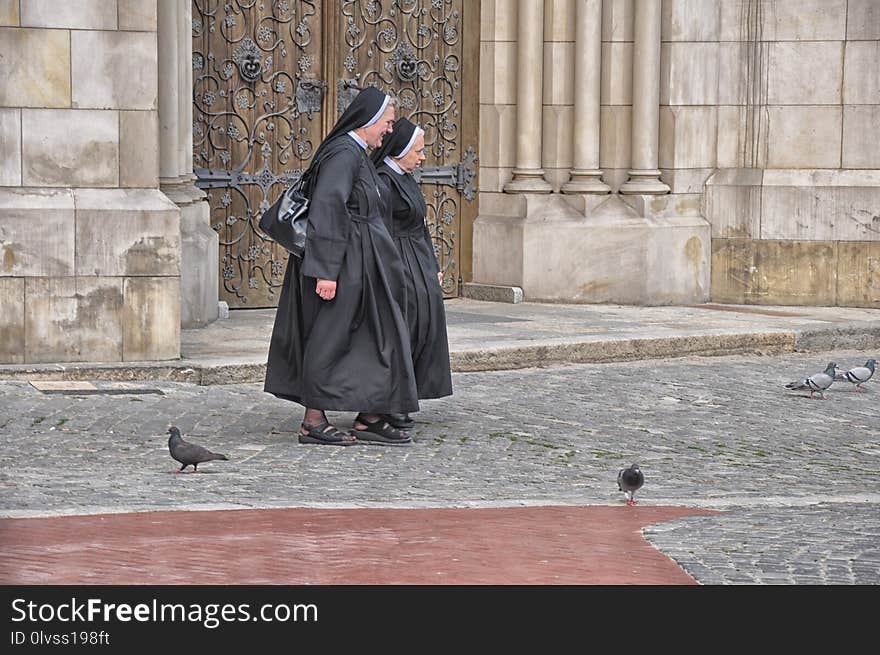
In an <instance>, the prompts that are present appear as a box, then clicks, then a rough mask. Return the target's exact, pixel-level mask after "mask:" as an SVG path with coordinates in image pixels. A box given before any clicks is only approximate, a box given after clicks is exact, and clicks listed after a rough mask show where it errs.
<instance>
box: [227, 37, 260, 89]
mask: <svg viewBox="0 0 880 655" xmlns="http://www.w3.org/2000/svg"><path fill="white" fill-rule="evenodd" d="M232 60H233V61H234V62H235V63H236V64H237V65H238V72H239V73H240V74H241V76H242V78H244V79H245V80H247V81H248V82H256V81H257V80H258V79H259V78H260V71H261V70H262V69H263V62H262V57H260V50H259V48H257V44H256V43H254V42H253V41H252V40H251V38H250V37H247V36H246V37H245V38H244V39H242V42H241V43H240V44H239V46H238V47H237V48H236V49H235V52H234V53H233V54H232Z"/></svg>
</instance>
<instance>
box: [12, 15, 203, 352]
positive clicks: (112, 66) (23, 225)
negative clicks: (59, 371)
mask: <svg viewBox="0 0 880 655" xmlns="http://www.w3.org/2000/svg"><path fill="white" fill-rule="evenodd" d="M160 4H161V5H162V6H161V7H160ZM186 5H187V3H180V2H164V0H163V2H162V3H157V1H156V0H137V1H134V0H82V1H80V2H75V3H59V2H53V1H50V0H3V1H2V2H0V77H2V78H3V80H4V83H3V84H2V85H0V300H2V308H3V311H2V312H0V316H2V318H0V363H5V364H30V363H40V362H78V361H139V360H161V359H175V358H177V357H179V355H180V327H181V319H182V316H181V315H182V313H183V314H184V316H183V319H184V320H183V323H184V325H187V321H188V314H192V311H191V307H192V306H193V302H192V301H191V298H190V297H189V296H192V295H193V293H192V292H191V289H190V287H192V284H188V277H187V274H186V270H187V263H186V262H182V258H181V253H182V252H186V248H187V244H189V243H191V242H193V240H194V239H198V238H201V247H202V248H204V249H205V253H204V254H201V255H198V254H196V253H191V255H192V259H193V260H195V261H202V262H204V261H207V262H208V265H209V266H210V262H211V255H213V257H214V260H213V261H214V262H216V250H217V246H216V243H217V240H216V235H214V234H213V232H212V231H211V230H210V228H209V226H208V224H207V208H206V206H205V203H203V202H199V198H200V195H203V194H201V192H199V191H198V190H197V189H195V188H194V187H193V186H192V175H191V167H190V175H189V177H187V176H185V175H182V174H181V173H182V171H180V170H178V168H175V169H174V175H173V179H170V180H166V179H165V178H164V175H165V171H164V170H162V171H161V174H162V175H163V178H162V180H161V182H162V187H161V189H160V155H161V157H163V158H170V157H172V156H173V157H175V161H178V160H179V161H181V162H182V163H183V165H185V163H186V160H185V153H186V152H187V150H191V136H188V134H189V130H188V128H187V129H184V130H180V131H179V132H178V133H175V138H174V143H173V144H172V146H173V148H172V149H173V155H172V154H171V153H166V152H161V150H162V149H161V147H160V145H161V144H160V128H162V129H164V128H165V123H167V122H169V119H168V118H167V116H163V117H160V113H163V112H160V104H161V100H162V99H163V98H164V97H165V96H167V95H168V93H169V89H170V88H172V87H173V88H174V89H175V90H177V87H178V86H179V83H180V81H181V80H180V75H179V72H178V71H179V66H178V64H179V61H178V60H177V59H175V61H174V62H173V72H169V71H168V70H163V69H161V68H160V66H159V65H158V64H159V59H160V51H161V50H160V45H161V43H160V42H161V41H163V39H164V38H167V32H166V33H163V35H162V36H160V35H159V33H158V29H159V17H160V15H162V14H163V12H164V14H168V15H169V16H170V20H169V21H167V22H168V23H169V24H170V25H172V26H173V32H172V33H173V38H174V41H175V43H178V42H179V43H182V44H184V46H185V44H186V43H188V39H189V28H188V26H187V25H186V23H185V20H186ZM175 52H177V51H175ZM180 54H183V53H180ZM183 61H185V59H184V60H183ZM188 68H189V66H188V65H187V66H186V67H185V68H183V69H182V70H184V71H186V70H187V69H188ZM172 75H173V78H174V81H173V84H172V82H171V77H172ZM160 78H161V84H160ZM182 81H183V83H184V84H186V83H187V80H186V79H185V76H184V79H183V80H182ZM177 97H178V96H177V95H175V98H177ZM185 97H187V98H188V97H189V93H188V92H187V93H186V95H185ZM179 111H180V103H177V104H175V106H174V108H173V113H174V115H175V118H176V117H177V116H178V114H179ZM169 112H170V108H169ZM160 118H162V120H160ZM184 118H185V117H184ZM175 125H177V123H176V122H175ZM181 153H182V154H183V155H184V158H182V159H181V158H180V156H179V155H180V154H181ZM166 181H167V182H168V183H169V184H170V186H171V187H172V188H173V189H174V191H175V192H176V193H177V196H175V197H173V198H171V199H169V197H170V195H174V194H166V193H164V192H163V191H166V190H167V189H165V183H166ZM187 187H188V188H189V189H190V190H191V191H190V192H189V193H188V195H187V194H186V192H185V189H186V188H187ZM181 193H184V195H186V197H185V198H181V197H179V196H180V194H181ZM190 214H195V215H196V216H197V217H198V218H201V223H203V224H204V229H201V226H197V227H190V228H189V229H187V225H188V223H192V222H193V220H192V218H191V217H189V215H190ZM195 222H198V220H196V221H195ZM205 230H207V232H208V234H209V235H210V236H212V237H213V241H211V240H210V239H208V240H206V239H205V238H204V231H205ZM194 235H195V236H194ZM215 271H216V264H215V267H214V268H213V269H212V271H211V273H212V275H211V282H213V284H214V298H213V305H211V304H210V302H209V307H210V306H213V310H214V317H216V307H217V301H216V273H215ZM190 277H192V274H190ZM182 290H183V293H182ZM203 295H204V294H203ZM211 318H212V317H211V316H203V317H202V322H203V323H204V322H207V320H210V319H211ZM189 322H190V323H194V322H195V321H192V320H189Z"/></svg>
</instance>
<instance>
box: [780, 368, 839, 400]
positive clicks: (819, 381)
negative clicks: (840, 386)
mask: <svg viewBox="0 0 880 655" xmlns="http://www.w3.org/2000/svg"><path fill="white" fill-rule="evenodd" d="M836 371H837V364H835V363H834V362H829V364H828V366H826V367H825V370H824V371H822V372H821V373H816V374H815V375H811V376H810V377H808V378H804V379H803V380H798V381H797V382H789V383H788V384H786V385H785V388H786V389H792V390H793V391H809V392H810V398H812V397H813V394H814V393H818V394H819V396H820V397H821V398H822V400H825V393H824V391H825V389H827V388H828V387H830V386H831V383H832V382H834V375H835V372H836Z"/></svg>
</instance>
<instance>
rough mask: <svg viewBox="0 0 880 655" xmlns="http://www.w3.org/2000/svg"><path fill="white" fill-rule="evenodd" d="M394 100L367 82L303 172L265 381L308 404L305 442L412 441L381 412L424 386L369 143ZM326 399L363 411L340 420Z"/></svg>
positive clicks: (410, 400) (402, 404) (413, 404)
mask: <svg viewBox="0 0 880 655" xmlns="http://www.w3.org/2000/svg"><path fill="white" fill-rule="evenodd" d="M394 111H395V110H394V105H393V104H391V103H390V98H389V96H387V95H385V94H384V93H382V92H381V91H379V90H378V89H376V88H374V87H368V88H366V89H364V90H363V91H361V92H360V93H359V94H358V96H357V97H356V98H355V100H354V101H353V102H352V103H351V105H349V107H348V108H347V109H346V110H345V112H344V113H343V114H342V116H340V118H339V120H338V121H337V123H336V125H335V126H334V127H333V129H332V130H331V131H330V134H328V135H327V138H326V139H325V140H324V141H323V143H321V145H320V146H319V147H318V150H317V151H316V152H315V156H314V158H313V159H312V163H311V164H310V166H309V169H308V171H307V172H306V173H305V174H306V175H308V176H309V177H308V178H307V184H308V188H309V197H310V206H309V224H308V230H307V236H306V248H305V254H304V256H303V258H302V260H300V259H298V258H297V257H294V256H290V257H289V259H288V265H287V272H286V274H285V277H284V284H283V287H282V290H281V298H280V299H279V304H278V311H277V314H276V316H275V326H274V329H273V331H272V340H271V342H270V344H269V361H268V366H267V369H266V382H265V386H264V389H265V390H266V391H268V392H269V393H272V394H274V395H275V396H277V397H278V398H283V399H285V400H292V401H294V402H297V403H299V404H301V405H303V406H304V407H305V408H306V411H305V416H304V418H303V422H302V426H301V428H300V434H299V440H300V442H301V443H320V444H332V445H341V446H347V445H350V444H353V443H357V442H358V441H367V442H374V443H392V444H398V443H407V442H410V441H411V438H410V436H409V435H408V434H407V433H406V432H403V431H401V430H398V429H397V428H395V427H393V426H392V425H390V424H389V423H388V422H387V421H386V420H385V417H384V416H383V415H385V414H393V413H399V412H412V411H417V410H418V394H417V390H416V382H415V375H414V373H413V365H412V354H411V352H410V338H409V331H408V329H407V326H406V322H405V319H404V316H403V312H402V310H401V304H402V302H403V301H404V287H403V285H404V282H403V267H402V263H401V260H400V255H399V254H398V252H397V249H396V248H395V246H394V243H393V241H392V240H391V235H390V234H389V232H388V229H387V227H386V223H385V221H386V220H387V219H386V217H385V214H386V213H387V211H388V205H387V202H388V200H387V198H384V197H383V196H382V194H381V192H380V186H381V184H382V183H381V182H380V181H379V177H378V176H377V174H376V170H375V168H374V166H373V164H372V162H371V161H370V159H369V157H368V156H367V154H366V148H367V147H368V146H369V147H371V148H376V147H378V146H379V145H380V144H381V142H382V138H383V136H384V135H385V134H389V133H390V132H391V129H392V124H393V121H394ZM386 195H387V194H386ZM325 410H338V411H355V412H359V413H358V415H357V416H356V418H355V421H354V430H353V431H352V432H351V433H348V432H344V431H342V430H339V429H338V428H337V427H336V426H335V425H332V424H330V423H329V422H328V420H327V416H326V414H325V413H324V412H325Z"/></svg>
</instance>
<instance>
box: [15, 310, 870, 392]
mask: <svg viewBox="0 0 880 655" xmlns="http://www.w3.org/2000/svg"><path fill="white" fill-rule="evenodd" d="M834 349H859V350H865V351H866V357H867V356H868V355H869V354H872V353H874V352H876V351H877V350H880V322H877V323H871V324H868V325H865V326H856V327H841V328H816V329H806V330H794V331H793V330H780V331H777V332H754V333H739V334H712V335H694V336H676V337H667V338H654V339H618V340H603V341H579V342H570V343H556V344H534V345H524V346H520V347H508V348H493V349H485V350H459V351H453V352H451V353H450V363H451V365H452V370H453V371H455V372H457V373H464V372H476V371H499V370H511V369H520V368H540V367H547V366H560V365H565V364H591V363H595V364H599V363H609V362H624V361H638V360H649V359H673V358H677V357H693V356H701V357H713V356H725V355H743V354H761V355H776V354H780V353H787V352H805V351H828V350H834ZM265 375H266V364H265V363H264V362H255V361H239V362H233V361H228V360H226V361H222V360H218V359H214V360H201V361H199V360H194V359H186V360H176V361H171V362H168V361H165V362H125V363H119V364H116V363H101V364H45V365H30V364H19V365H5V366H0V380H4V381H8V380H11V381H38V380H66V381H95V380H101V381H108V382H111V381H114V382H134V381H169V382H185V383H190V384H196V385H201V386H207V385H215V384H261V383H262V382H263V380H264V378H265Z"/></svg>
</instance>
